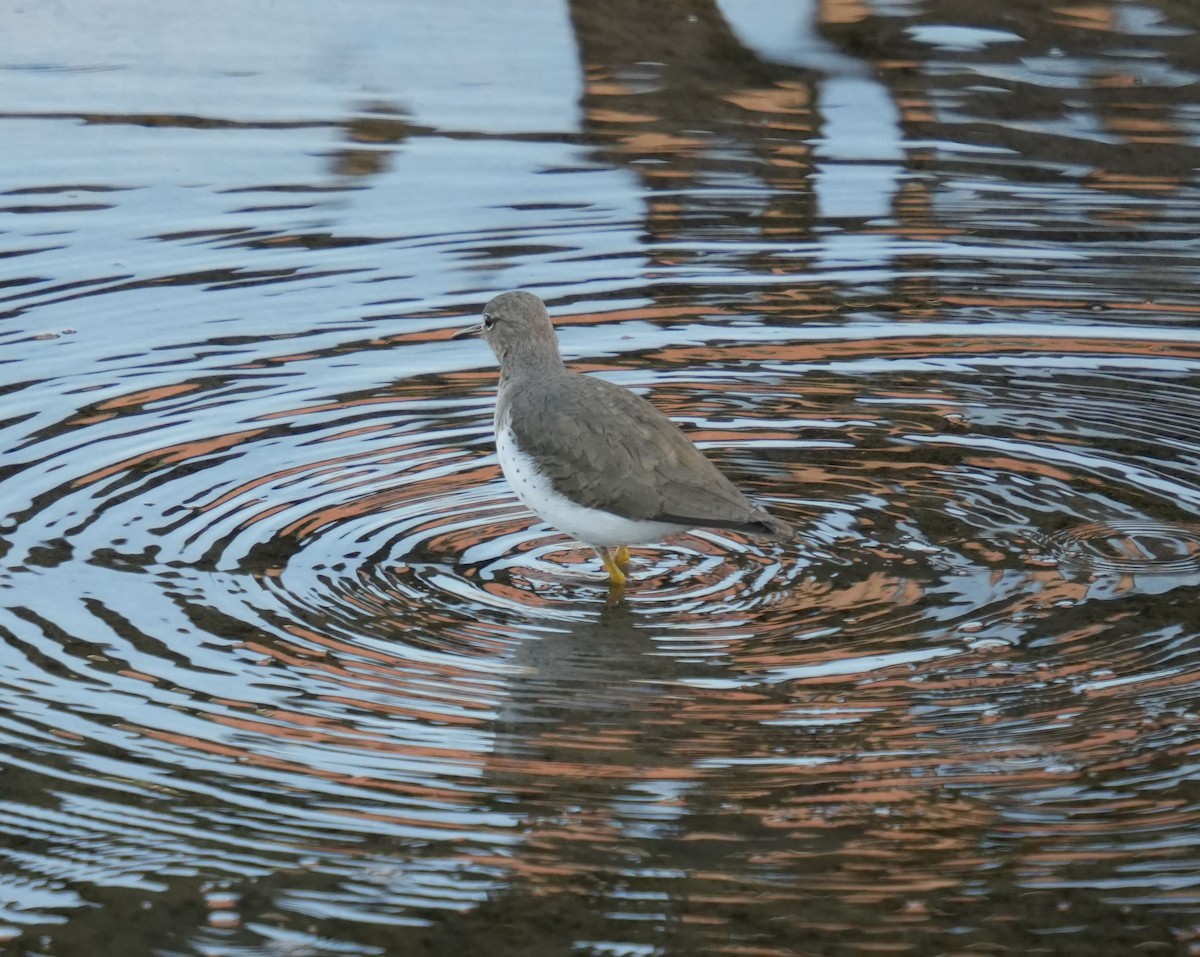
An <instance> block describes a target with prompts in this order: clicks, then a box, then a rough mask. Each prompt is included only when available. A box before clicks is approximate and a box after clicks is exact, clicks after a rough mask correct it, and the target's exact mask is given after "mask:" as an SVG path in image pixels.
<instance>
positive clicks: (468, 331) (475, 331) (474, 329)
mask: <svg viewBox="0 0 1200 957" xmlns="http://www.w3.org/2000/svg"><path fill="white" fill-rule="evenodd" d="M479 335H483V323H482V322H477V323H475V325H473V326H467V328H465V329H459V330H458V332H456V333H454V335H452V336H451V337H450V338H451V339H470V338H472V337H473V336H479Z"/></svg>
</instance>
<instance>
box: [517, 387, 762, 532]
mask: <svg viewBox="0 0 1200 957" xmlns="http://www.w3.org/2000/svg"><path fill="white" fill-rule="evenodd" d="M571 383H572V387H571V388H570V389H562V388H561V387H560V388H554V387H553V383H546V384H540V383H529V384H525V385H524V386H523V387H522V389H521V391H520V393H518V394H515V395H513V396H512V402H511V409H510V411H511V413H512V414H511V419H510V422H511V427H512V428H513V430H514V432H515V433H516V439H517V442H518V444H519V445H520V447H521V449H522V450H523V451H525V452H527V453H529V454H530V455H533V456H534V457H535V458H536V459H537V460H538V462H539V464H540V465H541V467H542V469H543V470H544V472H545V474H546V476H547V478H548V479H549V480H550V482H551V484H552V485H553V486H554V488H555V490H556V491H558V492H559V493H561V494H563V495H566V496H568V497H569V498H571V499H573V500H575V501H578V502H582V503H584V504H586V505H588V506H590V507H592V508H600V509H604V510H605V511H610V512H614V513H616V514H617V515H621V516H623V517H625V518H630V519H637V520H650V521H655V520H658V521H665V522H673V523H676V524H681V525H720V526H727V527H731V528H738V527H742V526H752V525H755V524H758V523H759V522H760V521H761V515H762V513H761V510H759V509H757V508H755V507H754V506H753V505H751V504H750V502H748V501H747V500H746V497H745V496H744V495H742V493H741V492H739V491H738V490H737V488H735V487H734V485H733V484H732V483H731V482H730V481H729V480H728V479H726V478H725V476H723V475H722V474H721V473H720V472H719V471H718V470H717V468H716V466H714V465H713V464H712V463H711V462H710V461H709V460H708V459H707V458H705V457H704V455H703V454H701V453H700V451H699V450H698V449H697V448H696V447H695V446H694V445H692V443H691V442H690V441H689V440H688V438H687V437H686V436H685V435H684V434H683V433H682V432H680V431H679V429H678V427H676V426H675V424H674V423H673V422H671V421H670V420H669V419H668V418H667V417H666V416H664V415H663V414H662V413H661V412H659V411H658V409H656V408H655V407H654V406H652V405H651V404H650V403H649V402H647V401H646V400H645V399H642V398H641V397H640V396H637V395H634V394H633V393H632V392H628V391H626V390H625V389H622V388H621V387H619V386H616V385H613V384H612V383H610V382H605V381H604V380H603V379H597V378H594V377H591V376H580V375H572V376H571ZM560 385H561V384H560Z"/></svg>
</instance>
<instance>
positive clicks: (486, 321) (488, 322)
mask: <svg viewBox="0 0 1200 957" xmlns="http://www.w3.org/2000/svg"><path fill="white" fill-rule="evenodd" d="M495 324H496V320H495V319H493V318H492V317H491V316H489V315H488V314H487V313H486V312H485V313H484V314H483V328H484V329H491V328H492V326H494V325H495Z"/></svg>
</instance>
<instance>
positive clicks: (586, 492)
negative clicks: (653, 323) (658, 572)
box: [453, 291, 794, 591]
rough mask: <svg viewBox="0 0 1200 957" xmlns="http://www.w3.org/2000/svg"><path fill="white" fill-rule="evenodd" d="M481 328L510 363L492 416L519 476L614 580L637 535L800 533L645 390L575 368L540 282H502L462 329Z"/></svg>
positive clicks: (617, 586) (512, 481)
mask: <svg viewBox="0 0 1200 957" xmlns="http://www.w3.org/2000/svg"><path fill="white" fill-rule="evenodd" d="M472 336H482V338H483V340H484V341H485V342H486V343H487V344H488V346H490V347H491V350H492V352H493V353H494V354H495V356H496V359H497V360H498V361H499V363H500V385H499V389H498V392H497V395H496V408H495V416H494V425H495V434H496V452H497V455H498V457H499V459H500V467H501V470H502V471H503V472H504V477H505V479H506V480H507V481H508V484H509V487H510V488H511V489H512V490H513V492H514V493H516V496H517V498H519V499H520V500H521V502H522V503H524V504H525V506H526V507H528V508H529V509H530V510H531V511H532V512H534V513H535V514H536V515H537V516H538V517H539V518H541V519H542V520H543V521H545V522H546V523H547V524H549V525H551V526H553V527H554V528H556V529H558V530H559V531H561V532H564V533H566V534H567V535H569V536H570V537H571V538H573V539H575V540H576V541H580V542H583V543H584V544H586V545H589V546H591V547H592V548H594V549H595V550H596V552H597V553H599V555H600V560H601V561H602V562H603V564H604V569H605V571H606V572H607V573H608V580H609V586H610V589H614V590H617V591H620V590H622V589H623V588H624V586H625V583H626V580H627V574H628V568H629V546H630V545H646V544H650V543H653V542H658V541H661V540H663V539H664V538H666V537H668V536H670V535H674V534H677V533H679V532H683V531H687V530H689V529H693V528H722V529H731V530H734V531H738V532H746V533H749V534H751V535H758V536H762V537H765V538H768V539H775V540H789V539H791V538H792V537H793V536H794V530H793V528H792V526H791V525H789V524H788V523H787V522H785V521H783V520H782V519H779V518H777V517H775V516H774V515H772V514H771V513H770V512H768V511H767V510H766V509H764V508H762V507H760V506H758V505H755V504H754V503H752V502H751V501H750V500H749V499H747V498H746V496H745V495H743V494H742V492H741V491H739V490H738V488H737V487H736V486H735V485H734V484H733V483H732V482H731V481H730V480H729V479H728V478H726V477H725V476H724V475H723V474H721V472H720V471H719V470H718V469H717V467H716V466H715V465H714V464H713V463H712V462H711V461H710V460H709V459H708V458H707V457H706V456H705V455H704V453H703V452H701V451H700V450H699V449H698V448H696V446H695V445H694V444H692V442H691V440H690V439H688V437H687V436H686V435H684V433H683V432H682V431H681V430H680V428H679V426H677V425H676V424H675V423H674V422H672V421H671V420H670V419H669V418H667V416H666V415H664V414H663V413H662V412H660V411H659V410H658V409H657V408H655V406H654V405H652V404H651V403H650V402H648V401H647V400H646V399H643V398H642V397H641V396H639V395H636V394H635V393H633V392H630V391H629V390H628V389H625V388H623V387H622V386H619V385H617V384H615V383H613V382H608V381H606V380H604V379H600V378H597V377H595V376H590V375H585V374H583V373H579V372H575V371H573V370H572V369H570V368H569V367H568V366H567V365H566V364H565V363H564V362H563V360H562V356H561V354H560V353H559V349H558V337H557V336H556V335H555V332H554V324H553V322H552V321H551V319H550V314H549V313H548V312H547V310H546V304H545V303H544V302H542V300H541V299H540V298H538V297H537V296H536V295H534V294H533V293H530V292H524V291H518V292H505V293H501V294H500V295H498V296H496V297H495V298H493V299H492V300H491V301H490V302H488V304H487V305H486V306H485V307H484V309H483V321H482V322H480V323H478V324H476V325H473V326H469V327H467V328H465V329H462V330H460V331H458V332H457V333H455V334H454V336H453V338H455V339H464V338H467V337H472Z"/></svg>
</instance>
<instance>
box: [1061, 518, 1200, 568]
mask: <svg viewBox="0 0 1200 957" xmlns="http://www.w3.org/2000/svg"><path fill="white" fill-rule="evenodd" d="M1050 544H1051V547H1052V549H1053V551H1054V554H1055V556H1056V557H1057V559H1058V560H1059V561H1061V562H1063V563H1064V564H1070V565H1075V566H1077V567H1079V568H1080V569H1083V570H1089V571H1097V572H1112V573H1116V574H1122V575H1178V576H1188V575H1196V574H1200V525H1186V524H1182V523H1166V522H1143V521H1119V520H1118V521H1112V522H1090V523H1088V524H1084V525H1076V526H1074V527H1072V528H1066V529H1062V530H1061V531H1059V532H1056V533H1055V534H1054V535H1053V536H1052V537H1051V539H1050Z"/></svg>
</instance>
